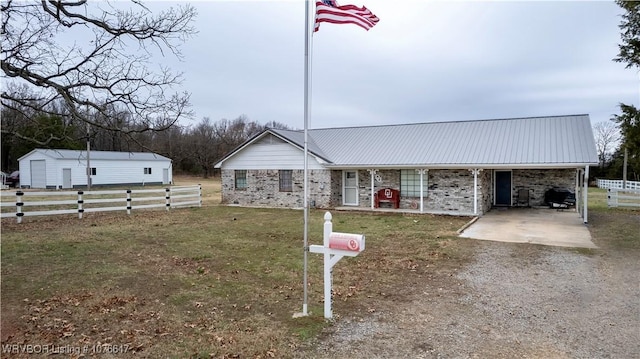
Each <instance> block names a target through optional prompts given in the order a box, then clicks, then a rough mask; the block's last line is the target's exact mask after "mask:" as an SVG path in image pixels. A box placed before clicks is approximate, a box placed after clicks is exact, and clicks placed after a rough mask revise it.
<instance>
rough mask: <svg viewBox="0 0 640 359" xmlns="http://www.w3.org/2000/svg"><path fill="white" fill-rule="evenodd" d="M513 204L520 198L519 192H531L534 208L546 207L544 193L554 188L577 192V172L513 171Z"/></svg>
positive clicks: (568, 170) (565, 170)
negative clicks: (524, 190)
mask: <svg viewBox="0 0 640 359" xmlns="http://www.w3.org/2000/svg"><path fill="white" fill-rule="evenodd" d="M512 187H513V193H512V194H513V203H514V204H515V203H516V200H517V198H518V190H519V189H521V188H523V189H528V190H530V192H529V193H530V195H529V201H530V204H531V205H532V206H542V205H544V193H545V192H546V191H547V190H548V189H551V188H553V187H564V188H568V189H570V190H571V191H572V192H573V191H575V187H576V170H575V169H572V168H569V169H547V170H545V169H540V170H529V169H525V170H513V183H512Z"/></svg>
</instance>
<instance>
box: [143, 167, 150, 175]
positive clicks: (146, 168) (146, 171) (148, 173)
mask: <svg viewBox="0 0 640 359" xmlns="http://www.w3.org/2000/svg"><path fill="white" fill-rule="evenodd" d="M144 174H146V175H150V174H151V167H145V168H144Z"/></svg>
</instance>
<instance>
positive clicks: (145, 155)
mask: <svg viewBox="0 0 640 359" xmlns="http://www.w3.org/2000/svg"><path fill="white" fill-rule="evenodd" d="M35 152H39V153H41V154H43V155H45V156H48V157H51V158H55V159H68V160H71V159H73V160H75V159H85V158H86V156H87V152H86V151H79V150H57V149H42V148H36V149H35V150H33V151H31V152H29V153H27V154H26V155H24V156H22V157H20V158H19V159H18V160H22V159H23V158H25V157H27V156H29V155H31V154H32V153H35ZM90 157H91V160H115V161H129V160H132V161H171V159H169V158H167V157H164V156H161V155H159V154H156V153H152V152H116V151H91V152H90Z"/></svg>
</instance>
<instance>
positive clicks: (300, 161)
mask: <svg viewBox="0 0 640 359" xmlns="http://www.w3.org/2000/svg"><path fill="white" fill-rule="evenodd" d="M307 147H308V152H309V157H308V169H309V172H308V173H309V203H310V205H311V206H315V207H317V208H335V207H363V208H372V209H373V208H374V205H375V204H376V201H375V196H376V193H377V192H378V191H379V190H381V189H393V190H397V191H399V192H394V193H399V195H400V201H399V208H398V210H403V211H415V212H418V213H438V214H441V213H449V214H456V215H481V214H483V213H485V212H486V211H488V210H490V209H491V208H492V207H498V206H516V205H518V204H521V203H518V202H519V201H520V200H522V195H523V193H526V194H527V202H528V203H527V204H528V205H532V206H536V205H543V203H544V194H545V192H546V191H547V190H548V189H550V188H554V187H564V188H569V189H571V190H575V192H576V197H578V206H577V207H578V208H579V210H580V212H581V213H582V214H583V218H584V219H585V222H586V213H584V212H586V205H584V204H585V203H586V190H585V189H586V181H584V179H585V178H588V171H589V166H590V165H596V164H597V163H598V161H597V155H596V147H595V141H594V137H593V132H592V129H591V121H590V119H589V116H588V115H570V116H549V117H528V118H512V119H497V120H479V121H457V122H431V123H417V124H404V125H389V126H365V127H344V128H326V129H310V130H308V146H307ZM303 149H304V133H303V131H288V130H276V129H267V130H265V131H263V132H262V133H260V134H258V135H256V136H254V137H253V138H251V139H249V140H248V141H246V142H245V143H244V144H242V145H241V146H239V147H238V148H236V149H235V150H234V151H232V152H231V153H229V154H228V155H226V156H225V157H224V158H222V160H220V161H219V162H218V163H216V164H215V167H216V168H219V169H220V170H221V174H222V201H223V203H227V204H236V205H241V206H266V207H292V208H296V207H297V208H301V207H302V206H303V193H304V192H303V188H304V183H303V177H304V171H303V168H304V151H303Z"/></svg>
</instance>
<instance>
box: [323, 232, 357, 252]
mask: <svg viewBox="0 0 640 359" xmlns="http://www.w3.org/2000/svg"><path fill="white" fill-rule="evenodd" d="M329 248H331V249H341V250H345V251H354V252H362V251H363V250H364V234H353V233H340V232H331V234H330V235H329Z"/></svg>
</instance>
